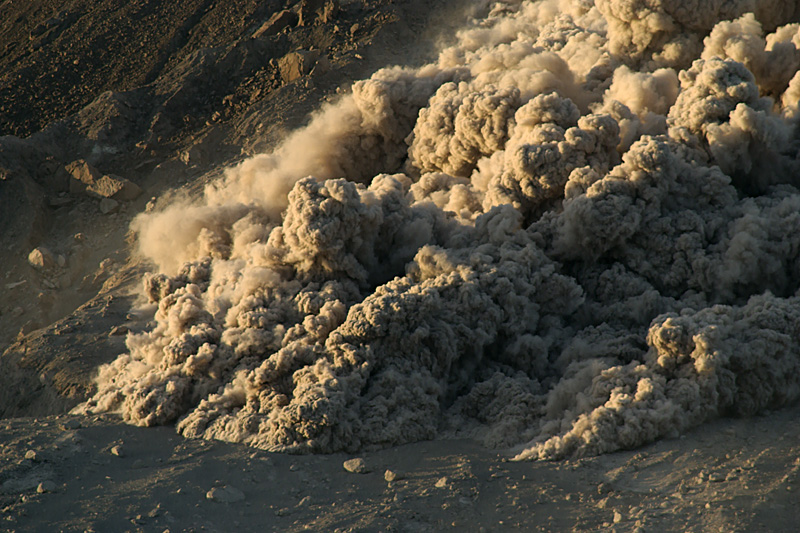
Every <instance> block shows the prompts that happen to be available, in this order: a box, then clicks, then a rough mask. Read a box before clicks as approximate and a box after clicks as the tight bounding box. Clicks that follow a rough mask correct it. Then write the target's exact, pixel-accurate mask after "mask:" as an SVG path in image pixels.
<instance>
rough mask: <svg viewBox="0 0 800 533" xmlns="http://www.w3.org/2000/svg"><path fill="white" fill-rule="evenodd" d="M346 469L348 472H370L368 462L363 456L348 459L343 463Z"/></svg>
mask: <svg viewBox="0 0 800 533" xmlns="http://www.w3.org/2000/svg"><path fill="white" fill-rule="evenodd" d="M342 466H344V469H345V470H347V471H348V472H352V473H353V474H366V473H367V472H369V470H368V469H367V463H366V461H364V459H363V458H361V457H356V458H355V459H348V460H347V461H345V462H344V463H343V465H342Z"/></svg>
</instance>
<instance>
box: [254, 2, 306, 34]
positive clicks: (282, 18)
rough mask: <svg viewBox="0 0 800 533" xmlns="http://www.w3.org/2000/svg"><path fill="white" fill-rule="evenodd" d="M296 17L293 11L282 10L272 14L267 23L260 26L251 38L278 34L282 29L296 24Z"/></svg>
mask: <svg viewBox="0 0 800 533" xmlns="http://www.w3.org/2000/svg"><path fill="white" fill-rule="evenodd" d="M297 21H298V16H297V13H295V12H294V11H290V10H288V9H284V10H283V11H279V12H278V13H274V14H273V15H272V16H271V17H270V18H269V20H268V21H266V22H265V23H264V24H262V25H261V26H260V27H259V28H258V29H257V30H256V31H255V32H253V37H255V38H256V39H258V38H259V37H262V36H267V37H269V36H272V35H277V34H279V33H280V32H281V31H282V30H283V29H284V28H287V27H289V26H294V25H295V24H297Z"/></svg>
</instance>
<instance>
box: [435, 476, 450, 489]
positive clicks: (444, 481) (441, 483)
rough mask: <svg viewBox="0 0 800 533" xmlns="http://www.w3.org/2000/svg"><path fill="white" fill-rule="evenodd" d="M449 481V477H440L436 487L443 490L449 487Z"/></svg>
mask: <svg viewBox="0 0 800 533" xmlns="http://www.w3.org/2000/svg"><path fill="white" fill-rule="evenodd" d="M447 481H448V479H447V476H443V477H440V478H439V480H438V481H437V482H436V485H435V487H436V488H437V489H443V488H445V487H447Z"/></svg>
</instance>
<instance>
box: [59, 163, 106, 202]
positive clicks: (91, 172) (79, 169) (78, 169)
mask: <svg viewBox="0 0 800 533" xmlns="http://www.w3.org/2000/svg"><path fill="white" fill-rule="evenodd" d="M66 169H67V172H68V173H69V175H70V176H71V177H72V179H71V180H70V184H69V192H71V193H72V194H80V193H83V192H86V188H87V187H88V186H89V185H92V184H93V183H94V182H95V181H97V180H99V179H100V178H102V177H103V173H102V172H100V171H99V170H97V169H96V168H94V167H93V166H92V165H90V164H89V163H87V162H86V161H84V160H83V159H78V160H77V161H73V162H72V163H70V164H68V165H67V167H66Z"/></svg>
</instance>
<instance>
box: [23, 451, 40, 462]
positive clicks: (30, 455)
mask: <svg viewBox="0 0 800 533" xmlns="http://www.w3.org/2000/svg"><path fill="white" fill-rule="evenodd" d="M25 459H30V460H31V461H38V460H39V454H38V453H36V450H28V451H27V452H25Z"/></svg>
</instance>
